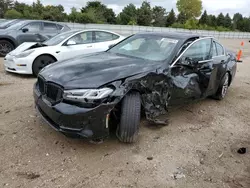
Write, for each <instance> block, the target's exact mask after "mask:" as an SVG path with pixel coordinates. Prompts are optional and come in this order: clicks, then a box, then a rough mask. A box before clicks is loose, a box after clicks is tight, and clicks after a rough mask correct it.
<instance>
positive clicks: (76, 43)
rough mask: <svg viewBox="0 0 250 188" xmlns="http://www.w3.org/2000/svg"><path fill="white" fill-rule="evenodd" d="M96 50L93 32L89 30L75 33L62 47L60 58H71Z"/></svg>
mask: <svg viewBox="0 0 250 188" xmlns="http://www.w3.org/2000/svg"><path fill="white" fill-rule="evenodd" d="M93 52H95V49H94V44H93V32H92V31H87V32H82V33H78V34H76V35H74V36H73V37H71V38H70V39H69V40H68V41H66V42H65V44H64V45H63V46H62V47H61V50H60V53H59V54H58V55H59V57H58V60H65V59H70V58H72V57H76V56H79V55H84V54H89V53H93Z"/></svg>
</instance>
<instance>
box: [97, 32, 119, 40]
mask: <svg viewBox="0 0 250 188" xmlns="http://www.w3.org/2000/svg"><path fill="white" fill-rule="evenodd" d="M118 38H119V36H117V35H115V34H113V33H108V32H104V31H95V42H105V41H112V40H116V39H118Z"/></svg>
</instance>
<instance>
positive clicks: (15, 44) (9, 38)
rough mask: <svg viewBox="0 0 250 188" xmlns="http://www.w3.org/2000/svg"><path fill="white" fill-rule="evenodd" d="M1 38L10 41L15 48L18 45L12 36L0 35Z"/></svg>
mask: <svg viewBox="0 0 250 188" xmlns="http://www.w3.org/2000/svg"><path fill="white" fill-rule="evenodd" d="M0 40H6V41H8V42H10V43H11V44H12V45H13V46H14V48H16V47H17V46H18V45H17V43H16V41H15V39H14V38H12V37H1V36H0Z"/></svg>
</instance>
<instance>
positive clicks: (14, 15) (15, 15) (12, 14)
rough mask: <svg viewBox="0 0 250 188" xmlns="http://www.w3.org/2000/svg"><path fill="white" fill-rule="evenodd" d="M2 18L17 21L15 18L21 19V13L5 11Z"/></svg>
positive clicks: (12, 10)
mask: <svg viewBox="0 0 250 188" xmlns="http://www.w3.org/2000/svg"><path fill="white" fill-rule="evenodd" d="M4 17H5V18H8V19H17V18H22V17H23V15H22V13H20V12H18V11H16V10H14V9H11V10H7V12H6V13H5V15H4Z"/></svg>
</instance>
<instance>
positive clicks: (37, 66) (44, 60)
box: [32, 55, 55, 76]
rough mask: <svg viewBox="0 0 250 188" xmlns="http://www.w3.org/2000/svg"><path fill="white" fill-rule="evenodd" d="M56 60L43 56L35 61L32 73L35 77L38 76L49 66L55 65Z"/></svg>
mask: <svg viewBox="0 0 250 188" xmlns="http://www.w3.org/2000/svg"><path fill="white" fill-rule="evenodd" d="M54 62H55V59H54V58H53V57H51V56H49V55H41V56H39V57H37V58H36V59H35V61H34V62H33V65H32V71H33V74H34V76H37V75H38V73H39V72H40V71H41V70H42V69H43V68H44V67H46V66H47V65H49V64H51V63H54Z"/></svg>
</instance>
